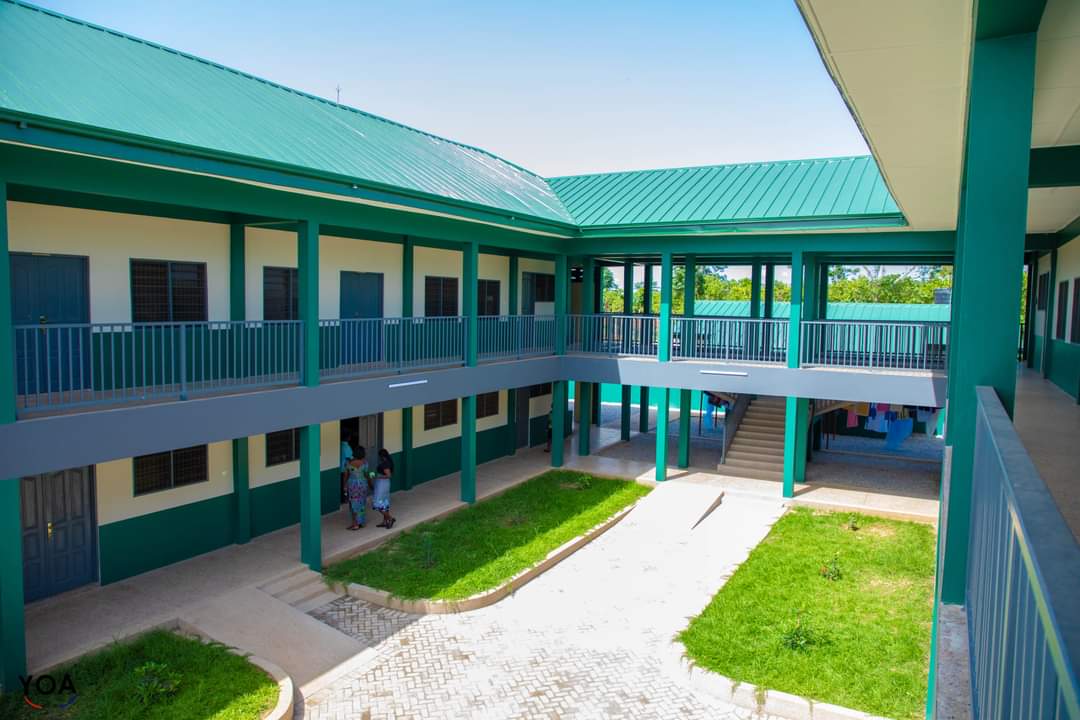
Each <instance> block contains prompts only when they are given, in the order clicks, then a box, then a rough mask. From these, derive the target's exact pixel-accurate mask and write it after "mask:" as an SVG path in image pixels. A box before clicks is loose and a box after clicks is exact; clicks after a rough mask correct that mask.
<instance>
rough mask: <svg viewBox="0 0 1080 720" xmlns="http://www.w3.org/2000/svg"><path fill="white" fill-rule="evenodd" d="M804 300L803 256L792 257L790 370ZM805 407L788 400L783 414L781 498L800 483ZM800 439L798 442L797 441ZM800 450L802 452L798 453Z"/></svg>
mask: <svg viewBox="0 0 1080 720" xmlns="http://www.w3.org/2000/svg"><path fill="white" fill-rule="evenodd" d="M802 301H803V253H802V251H801V250H796V251H795V252H793V253H792V254H791V317H790V319H789V320H788V362H787V365H788V367H789V368H797V367H799V323H800V322H801V320H802ZM807 407H808V404H807V400H806V399H805V398H798V397H788V398H786V401H785V413H784V489H783V492H784V497H788V498H789V497H794V496H795V483H796V482H799V481H800V479H799V475H800V472H799V468H800V466H802V467H805V463H806V453H805V448H804V447H803V443H805V437H806V433H805V427H806V426H805V423H806V420H805V418H806V410H807ZM800 438H801V440H800ZM800 447H803V450H804V451H803V452H801V453H800ZM800 458H801V461H800Z"/></svg>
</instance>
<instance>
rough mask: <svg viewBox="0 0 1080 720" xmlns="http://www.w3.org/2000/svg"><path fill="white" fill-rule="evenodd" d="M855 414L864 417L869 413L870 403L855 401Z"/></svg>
mask: <svg viewBox="0 0 1080 720" xmlns="http://www.w3.org/2000/svg"><path fill="white" fill-rule="evenodd" d="M855 414H856V415H862V416H863V417H866V416H867V415H869V414H870V403H855Z"/></svg>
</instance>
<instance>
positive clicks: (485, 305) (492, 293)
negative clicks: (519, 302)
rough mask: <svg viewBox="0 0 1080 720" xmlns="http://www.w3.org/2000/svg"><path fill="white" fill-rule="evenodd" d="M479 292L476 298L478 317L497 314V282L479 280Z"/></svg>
mask: <svg viewBox="0 0 1080 720" xmlns="http://www.w3.org/2000/svg"><path fill="white" fill-rule="evenodd" d="M478 286H479V291H478V293H477V298H476V301H477V302H476V313H477V314H478V315H498V314H499V281H498V280H479V281H478Z"/></svg>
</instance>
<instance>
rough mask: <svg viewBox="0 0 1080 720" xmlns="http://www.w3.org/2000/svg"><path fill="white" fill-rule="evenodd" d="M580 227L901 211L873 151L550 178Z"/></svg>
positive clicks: (893, 218)
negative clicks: (879, 168)
mask: <svg viewBox="0 0 1080 720" xmlns="http://www.w3.org/2000/svg"><path fill="white" fill-rule="evenodd" d="M550 182H551V186H552V187H553V188H554V189H555V192H556V193H558V195H559V198H560V199H561V200H562V201H563V204H564V205H565V206H566V208H567V209H568V210H569V211H570V214H571V215H573V217H574V220H575V221H577V223H578V225H580V226H582V227H604V226H618V225H675V224H734V223H758V222H764V223H769V222H781V221H798V220H803V221H820V220H824V219H828V220H844V219H859V220H870V221H872V220H879V221H889V224H898V223H900V222H902V220H903V218H902V215H901V213H900V208H899V207H897V205H896V203H895V202H894V201H893V199H892V196H891V195H890V194H889V190H888V188H887V187H886V186H885V181H884V179H883V178H882V177H881V173H880V172H879V171H878V167H877V164H876V163H875V162H874V159H873V157H871V156H862V157H843V158H824V159H819V160H787V161H782V162H758V163H745V164H739V165H712V166H706V167H691V168H675V169H670V170H641V171H636V172H619V173H601V174H596V175H574V176H569V177H558V178H552V179H551V180H550Z"/></svg>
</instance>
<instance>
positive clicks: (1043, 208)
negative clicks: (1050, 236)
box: [1027, 187, 1080, 233]
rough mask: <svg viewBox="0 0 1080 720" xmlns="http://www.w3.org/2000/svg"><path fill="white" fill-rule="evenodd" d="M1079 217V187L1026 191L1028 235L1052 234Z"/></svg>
mask: <svg viewBox="0 0 1080 720" xmlns="http://www.w3.org/2000/svg"><path fill="white" fill-rule="evenodd" d="M1077 217H1080V187H1059V188H1032V189H1030V190H1028V221H1027V231H1028V232H1029V233H1053V232H1057V231H1058V230H1061V229H1062V228H1064V227H1065V226H1066V225H1068V224H1069V223H1071V222H1072V221H1073V220H1075V219H1076V218H1077Z"/></svg>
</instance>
